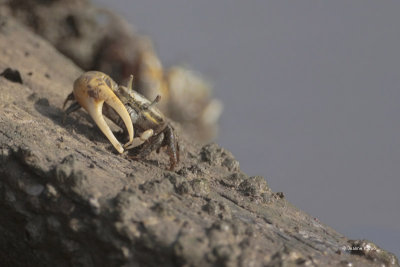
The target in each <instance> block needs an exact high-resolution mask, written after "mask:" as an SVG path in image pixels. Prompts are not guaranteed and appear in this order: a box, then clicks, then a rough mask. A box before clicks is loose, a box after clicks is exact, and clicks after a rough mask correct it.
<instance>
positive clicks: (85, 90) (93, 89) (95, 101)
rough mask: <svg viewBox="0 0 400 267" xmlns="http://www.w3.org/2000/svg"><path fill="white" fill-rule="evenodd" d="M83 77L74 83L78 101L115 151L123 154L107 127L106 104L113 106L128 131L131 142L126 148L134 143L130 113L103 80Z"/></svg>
mask: <svg viewBox="0 0 400 267" xmlns="http://www.w3.org/2000/svg"><path fill="white" fill-rule="evenodd" d="M88 78H90V77H87V76H85V75H82V76H81V77H80V78H78V79H77V80H76V81H75V83H74V90H73V93H74V96H75V99H76V101H78V103H79V104H80V105H81V106H82V107H83V108H84V109H85V110H86V111H87V112H88V113H89V115H90V116H91V117H92V118H93V120H94V121H95V122H96V124H97V126H98V127H99V128H100V130H101V131H102V132H103V134H104V135H105V136H106V137H107V138H108V140H109V141H110V142H111V144H112V145H113V146H114V147H115V149H116V150H117V151H118V152H119V153H122V152H124V148H123V147H122V145H121V144H120V143H119V142H118V140H117V139H116V138H115V136H114V134H113V133H112V131H111V129H110V127H109V126H108V125H107V123H106V121H105V120H104V117H103V114H102V108H103V104H104V102H105V103H107V104H108V105H109V106H111V107H112V108H113V109H114V110H115V112H117V114H118V115H119V116H120V117H121V118H122V120H123V122H124V124H125V127H126V128H127V130H128V134H129V142H128V143H127V144H125V146H128V145H130V144H131V143H132V142H133V135H134V131H133V125H132V120H131V118H130V116H129V113H128V111H127V110H126V108H125V106H124V105H123V104H122V102H121V101H120V100H119V99H118V97H117V96H116V95H115V94H114V92H113V91H112V90H111V89H110V88H109V87H108V86H107V85H106V84H105V83H104V82H102V80H101V79H96V78H95V79H88Z"/></svg>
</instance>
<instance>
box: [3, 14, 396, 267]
mask: <svg viewBox="0 0 400 267" xmlns="http://www.w3.org/2000/svg"><path fill="white" fill-rule="evenodd" d="M0 55H1V56H0V73H3V74H2V75H1V76H0V212H1V216H0V265H1V266H145V265H146V266H382V265H386V266H398V263H397V259H396V257H395V256H394V255H393V254H391V253H389V252H386V251H384V250H382V249H380V248H379V247H377V246H376V245H375V244H373V243H371V242H369V241H366V240H349V239H348V238H346V237H345V236H343V235H341V234H339V233H337V232H336V231H334V230H333V229H331V228H330V227H328V226H326V225H324V224H322V223H321V222H319V221H318V220H317V219H315V218H313V217H311V216H309V215H307V214H306V213H304V212H303V211H301V210H299V209H297V208H295V207H294V206H293V205H292V204H290V203H289V202H288V201H287V200H286V199H285V197H284V195H283V194H282V193H275V192H273V191H272V190H271V189H270V188H269V187H268V184H267V182H266V180H265V179H264V178H263V177H259V176H248V175H247V174H245V173H243V172H241V171H240V167H239V162H238V161H237V160H235V158H234V157H233V155H232V154H231V153H230V152H229V151H227V150H225V149H223V148H221V147H219V146H218V145H217V144H208V145H205V146H198V145H196V144H194V142H193V141H192V140H191V139H190V137H189V136H185V135H184V134H182V133H181V134H180V136H181V147H182V149H181V150H182V151H181V163H180V164H179V166H178V168H177V169H176V170H175V171H174V172H171V171H167V170H166V169H167V166H168V157H167V156H166V154H165V153H163V152H161V153H160V154H157V153H155V152H153V153H152V154H151V155H150V156H149V157H148V158H147V159H146V160H142V161H132V160H128V159H126V158H125V157H124V156H121V155H117V154H116V153H115V152H114V151H113V148H112V146H111V145H110V144H109V143H108V142H107V140H106V139H105V137H104V136H103V135H102V134H101V132H100V131H99V130H98V129H97V127H96V126H95V125H94V124H93V122H92V121H91V119H90V118H89V116H88V115H87V114H86V113H85V112H84V111H78V112H76V113H75V114H71V116H69V117H68V118H66V120H65V121H64V122H63V115H64V114H63V112H62V109H61V107H62V103H63V101H64V99H65V97H66V96H67V95H68V93H70V92H71V89H72V83H73V81H74V80H75V79H76V77H78V76H79V75H80V74H81V73H82V70H80V69H79V68H78V67H76V66H75V65H74V64H73V63H72V61H71V60H70V59H68V58H66V57H64V56H62V55H61V54H60V53H59V52H58V51H57V50H56V49H55V48H54V47H52V46H51V45H50V44H49V43H48V42H47V41H44V40H43V39H41V38H40V37H38V36H36V35H35V34H33V33H32V32H30V31H29V30H27V29H25V28H24V27H23V26H21V25H20V24H18V23H17V22H15V21H14V20H13V19H12V18H10V17H6V16H1V17H0ZM7 69H9V70H7ZM6 70H7V71H6ZM4 71H6V72H4ZM12 73H14V74H12ZM15 73H18V74H19V76H20V80H19V79H18V75H17V74H15ZM178 128H179V126H178ZM178 131H179V129H178ZM349 247H364V248H366V247H370V248H371V249H370V250H363V251H355V250H349V249H343V248H349Z"/></svg>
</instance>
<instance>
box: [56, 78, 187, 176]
mask: <svg viewBox="0 0 400 267" xmlns="http://www.w3.org/2000/svg"><path fill="white" fill-rule="evenodd" d="M132 82H133V76H131V79H130V81H129V83H128V86H127V87H125V86H121V85H120V86H118V85H117V84H116V83H115V82H114V81H113V80H112V79H111V78H110V77H109V76H108V75H106V74H104V73H102V72H97V71H89V72H86V73H84V74H83V75H82V76H80V77H79V78H78V79H77V80H76V81H75V83H74V89H73V92H72V93H71V94H70V95H69V96H68V97H67V99H66V100H65V103H64V107H65V105H66V103H67V102H68V101H70V100H75V102H74V103H73V104H71V105H70V106H69V107H68V109H67V110H66V114H69V113H71V112H73V111H75V110H77V109H79V108H80V107H83V108H84V109H85V110H86V111H87V112H88V113H89V115H90V116H91V117H92V118H93V120H94V121H95V122H96V124H97V125H98V127H99V128H100V130H101V131H102V132H103V133H104V134H105V135H106V137H107V138H108V139H109V141H110V142H111V143H112V144H113V146H114V147H115V148H116V149H117V151H118V152H119V153H122V152H123V151H124V148H125V149H127V150H132V151H133V152H134V155H133V156H129V157H130V158H134V159H139V158H143V157H145V156H147V155H148V154H150V152H151V151H153V150H157V151H159V150H160V148H161V147H167V153H168V155H169V158H170V166H169V169H170V170H172V169H174V167H175V166H176V164H177V163H178V162H179V145H178V142H177V139H176V137H175V132H174V129H173V127H172V126H171V125H170V124H169V123H168V122H167V119H166V118H165V116H164V115H163V114H162V113H161V111H160V110H159V109H158V108H156V107H155V105H156V104H157V103H158V102H159V101H160V96H157V97H156V99H155V100H154V101H152V102H151V101H149V100H148V99H147V98H145V97H144V96H142V95H140V94H139V93H137V92H136V91H134V90H133V89H132ZM103 113H104V115H105V116H106V117H108V118H109V119H110V120H112V121H113V122H114V123H116V124H117V125H118V126H120V127H121V128H122V129H125V132H127V133H128V136H129V141H128V143H126V144H125V145H124V146H122V145H121V144H120V143H119V142H118V140H117V139H116V138H115V136H114V134H113V133H112V132H111V130H110V127H109V126H108V125H107V123H106V122H105V120H104V118H103V116H102V114H103ZM134 129H135V131H134ZM133 148H136V149H133Z"/></svg>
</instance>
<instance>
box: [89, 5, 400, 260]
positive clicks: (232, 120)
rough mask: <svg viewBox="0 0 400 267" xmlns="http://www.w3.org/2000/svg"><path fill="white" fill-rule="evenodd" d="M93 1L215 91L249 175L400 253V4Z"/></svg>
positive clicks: (226, 130)
mask: <svg viewBox="0 0 400 267" xmlns="http://www.w3.org/2000/svg"><path fill="white" fill-rule="evenodd" d="M93 3H94V4H97V5H100V6H103V7H108V8H110V9H113V10H115V11H117V12H118V13H120V14H122V15H123V16H124V17H125V18H126V19H127V20H128V21H129V22H130V23H132V24H133V25H134V26H135V28H136V29H137V30H138V31H139V33H142V34H145V35H148V36H150V38H151V39H152V40H153V41H154V43H155V48H156V51H157V53H158V55H159V56H160V58H161V60H162V63H163V65H164V66H169V65H175V64H182V63H183V64H187V65H188V66H190V67H192V68H193V69H195V70H197V71H199V72H201V73H202V74H203V75H204V76H205V77H206V78H207V79H208V80H209V81H211V82H212V83H213V87H214V95H215V96H216V97H217V98H218V99H220V100H221V101H222V102H223V104H224V111H223V113H222V116H221V119H220V126H221V127H220V134H219V137H218V139H217V140H216V141H217V142H218V143H219V144H221V145H222V146H223V147H225V148H227V149H228V150H230V151H232V152H233V154H234V155H235V157H236V158H237V159H238V160H239V161H240V164H241V169H242V170H243V171H244V172H246V173H247V174H248V175H263V176H264V177H266V179H267V181H268V183H269V185H270V186H271V188H272V190H273V191H275V192H277V191H283V192H284V194H285V196H286V197H287V199H289V201H291V202H292V203H293V204H294V205H295V206H297V207H299V208H301V209H303V210H305V211H306V212H308V213H309V214H311V215H312V216H314V217H316V218H318V219H319V220H320V221H322V222H323V223H325V224H328V225H330V226H332V227H333V228H334V229H336V230H337V231H339V232H341V233H343V234H345V235H347V236H348V237H350V238H354V239H364V238H365V239H368V240H371V241H373V242H375V243H377V245H379V246H381V247H382V248H384V249H387V250H389V251H391V252H394V253H395V254H396V255H397V256H398V257H399V256H400V208H399V206H400V194H399V189H400V179H399V178H400V177H399V175H400V138H399V137H400V120H399V115H400V75H399V70H400V52H399V49H400V16H399V12H400V2H398V1H384V2H379V1H373V0H363V1H361V0H359V1H356V0H354V1H347V0H337V1H308V0H304V1H279V0H276V1H264V0H259V1H256V0H254V1H239V0H236V1H213V0H203V1H195V0H169V1H164V0H137V1H130V0H115V1H112V3H111V1H106V0H93Z"/></svg>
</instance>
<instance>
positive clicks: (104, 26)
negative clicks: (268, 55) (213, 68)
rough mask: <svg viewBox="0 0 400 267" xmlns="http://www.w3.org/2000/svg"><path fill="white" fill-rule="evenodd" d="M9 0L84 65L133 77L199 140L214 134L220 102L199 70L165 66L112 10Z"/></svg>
mask: <svg viewBox="0 0 400 267" xmlns="http://www.w3.org/2000/svg"><path fill="white" fill-rule="evenodd" d="M46 3H47V1H39V0H13V1H8V2H6V3H4V4H0V7H1V8H2V10H3V11H4V12H8V13H10V14H12V15H13V16H14V17H15V18H16V19H18V20H19V21H21V22H22V23H24V24H25V25H26V26H28V27H30V28H32V29H33V30H34V31H35V32H36V33H37V34H39V35H41V36H42V37H44V38H45V39H47V40H48V41H49V42H50V43H52V44H53V45H54V46H55V47H56V48H57V49H58V50H59V51H60V52H62V53H63V54H65V55H66V56H67V57H69V58H71V59H72V60H73V61H74V62H75V63H76V64H77V65H78V66H80V67H81V68H82V69H84V70H99V71H102V72H104V73H107V74H109V75H110V76H111V77H112V78H113V79H114V80H115V81H117V82H118V83H119V84H121V83H124V84H125V82H127V81H128V80H129V77H130V75H131V74H133V75H134V77H135V81H136V82H135V83H136V88H138V89H137V90H138V92H139V93H141V94H142V95H144V96H145V97H146V98H148V99H155V98H156V96H157V95H160V96H161V98H162V101H161V102H160V103H159V104H158V105H157V106H158V108H159V109H160V110H161V111H162V112H163V113H164V114H165V115H166V116H168V117H169V118H171V119H172V120H174V121H177V122H179V123H180V124H181V126H182V130H183V131H184V132H185V133H187V134H188V135H190V136H191V137H192V138H193V139H195V140H197V141H198V142H200V143H206V142H209V141H210V140H212V139H214V138H215V137H216V135H217V133H218V119H219V117H220V115H221V112H222V104H221V102H220V101H219V100H217V99H215V98H213V97H212V89H211V86H210V84H209V83H207V82H206V81H205V80H204V79H203V78H202V77H201V75H199V74H197V73H196V72H194V71H191V70H189V69H187V68H185V67H180V66H172V67H170V68H168V69H164V67H163V66H162V64H161V62H160V59H159V58H158V56H157V54H156V52H155V50H154V48H153V44H152V42H151V40H150V39H149V38H147V37H145V36H142V35H139V34H138V33H137V32H135V31H134V30H133V29H132V26H131V25H130V24H129V23H128V22H127V21H126V20H125V19H123V18H122V17H120V16H118V15H117V14H115V13H114V12H112V11H110V10H107V9H103V8H97V7H95V6H93V5H91V4H90V1H88V0H58V1H51V4H46Z"/></svg>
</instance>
